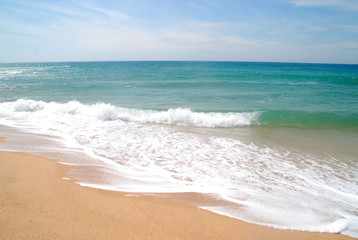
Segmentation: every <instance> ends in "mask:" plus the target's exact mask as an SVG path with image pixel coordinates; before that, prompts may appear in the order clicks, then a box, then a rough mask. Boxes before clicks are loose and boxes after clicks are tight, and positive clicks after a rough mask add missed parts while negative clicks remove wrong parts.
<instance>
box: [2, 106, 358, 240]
mask: <svg viewBox="0 0 358 240" xmlns="http://www.w3.org/2000/svg"><path fill="white" fill-rule="evenodd" d="M0 115H2V116H4V118H2V119H0V122H1V123H4V124H12V125H14V126H18V127H21V128H23V129H27V130H28V131H36V132H37V133H44V134H50V135H55V136H60V137H61V139H63V141H64V143H65V144H67V145H68V146H70V147H71V148H74V147H75V148H76V149H78V150H80V151H83V152H85V153H87V154H88V155H90V156H93V157H95V158H97V159H99V160H100V161H99V162H96V164H98V167H101V166H103V169H106V171H107V172H105V176H108V178H109V179H108V180H107V181H106V183H103V184H102V183H96V182H80V184H81V185H83V186H89V187H96V188H103V189H110V190H123V191H134V192H201V193H212V194H216V195H219V196H221V197H222V198H223V199H226V200H227V201H229V202H231V203H232V204H233V205H235V206H241V208H240V211H236V210H233V209H221V208H215V209H214V208H212V209H213V211H220V212H224V213H225V214H226V215H232V216H237V217H238V218H241V219H244V220H247V221H251V222H257V223H262V224H265V225H272V226H275V227H277V226H278V227H283V228H293V229H304V230H315V231H326V232H342V231H345V232H349V234H351V235H353V234H355V233H356V234H357V235H358V223H357V221H355V220H352V219H354V218H351V217H342V216H351V215H354V214H355V213H356V209H357V208H358V199H357V198H356V197H354V196H357V195H358V187H357V182H358V177H355V178H354V177H352V176H357V175H356V172H355V171H356V169H358V166H356V167H353V168H351V169H350V168H347V167H345V166H343V165H342V166H341V165H339V164H336V165H334V167H332V166H331V164H330V163H335V162H337V161H336V160H335V159H333V158H332V157H330V156H326V157H325V158H326V159H316V158H315V157H313V156H309V155H304V154H300V153H292V152H289V151H278V150H275V149H272V148H268V147H262V146H258V145H255V144H254V143H251V144H246V143H243V142H241V141H239V140H237V139H230V138H226V137H214V136H210V135H203V136H202V135H196V134H193V133H185V132H180V131H178V130H177V129H176V128H172V127H169V126H168V124H169V125H182V126H195V127H239V126H248V125H251V124H253V123H256V122H257V121H258V118H259V115H260V112H251V113H244V112H243V113H203V112H194V111H192V110H190V109H186V108H177V109H169V110H168V111H149V110H139V109H128V108H120V107H116V106H113V105H110V104H105V103H98V104H93V105H85V104H81V103H79V102H77V101H71V102H68V103H64V104H60V103H55V102H52V103H45V102H41V101H33V100H23V99H20V100H18V101H15V102H7V103H0ZM147 123H159V124H147ZM163 124H165V125H163ZM189 132H190V131H189ZM325 162H327V164H325ZM66 164H71V165H72V166H74V167H79V168H80V167H81V166H84V167H86V166H89V164H86V163H67V162H66ZM101 164H102V165H101ZM302 164H305V165H304V166H303V167H302ZM95 166H97V165H93V164H92V165H91V167H95ZM346 176H349V179H346ZM123 179H125V180H123ZM327 209H329V210H327ZM337 219H343V220H339V221H338V222H335V221H336V220H337ZM327 223H332V224H327ZM312 226H314V227H312ZM322 226H323V227H322Z"/></svg>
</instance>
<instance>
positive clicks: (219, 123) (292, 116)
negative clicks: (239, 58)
mask: <svg viewBox="0 0 358 240" xmlns="http://www.w3.org/2000/svg"><path fill="white" fill-rule="evenodd" d="M41 111H44V112H47V113H49V114H54V115H57V114H70V115H76V114H78V115H84V116H86V117H89V118H95V119H97V120H102V121H115V120H118V121H125V122H139V123H157V124H169V125H179V126H193V127H208V128H217V127H221V128H233V127H258V126H261V127H296V128H358V114H350V115H347V114H346V115H343V114H336V113H326V112H305V111H292V110H260V111H246V112H197V111H193V110H191V109H189V108H171V109H168V110H166V111H158V110H143V109H132V108H124V107H117V106H114V105H111V104H107V103H96V104H92V105H86V104H82V103H80V102H78V101H70V102H67V103H56V102H49V103H46V102H43V101H35V100H26V99H18V100H17V101H14V102H4V103H0V115H5V116H6V115H9V116H11V115H12V113H16V112H17V113H19V112H28V113H35V112H41Z"/></svg>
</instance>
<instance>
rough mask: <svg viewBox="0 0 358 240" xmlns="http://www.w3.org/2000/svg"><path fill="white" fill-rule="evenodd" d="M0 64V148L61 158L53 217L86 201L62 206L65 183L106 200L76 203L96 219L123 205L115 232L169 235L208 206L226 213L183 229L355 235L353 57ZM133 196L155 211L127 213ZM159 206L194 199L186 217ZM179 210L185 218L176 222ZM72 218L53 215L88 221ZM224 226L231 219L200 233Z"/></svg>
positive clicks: (357, 186) (357, 184)
mask: <svg viewBox="0 0 358 240" xmlns="http://www.w3.org/2000/svg"><path fill="white" fill-rule="evenodd" d="M0 67H1V68H0V79H1V81H0V96H1V97H0V136H3V137H6V138H8V139H10V141H6V142H4V143H2V144H0V151H5V152H6V151H7V152H23V153H27V154H35V155H41V156H43V157H46V158H49V159H56V160H53V161H52V162H57V161H58V162H59V163H61V164H62V165H66V166H67V167H66V169H67V170H66V171H63V172H61V174H59V175H60V176H58V177H57V178H55V179H54V180H56V181H59V183H61V184H65V185H64V187H63V188H64V190H63V192H62V193H61V192H56V191H59V189H62V187H58V186H52V187H48V190H46V192H48V194H49V195H50V196H55V195H57V196H61V197H62V196H66V197H67V196H71V197H70V198H69V199H68V201H67V202H68V203H67V205H69V206H68V207H64V206H63V205H62V204H65V202H62V203H61V204H60V203H53V204H54V206H55V207H53V208H56V210H58V209H60V211H59V212H60V213H62V212H64V210H63V209H72V210H71V211H69V212H67V213H66V214H62V215H61V218H62V217H64V215H66V217H67V216H69V218H70V219H73V218H74V217H73V216H71V214H73V213H76V212H77V210H76V209H75V208H76V204H75V205H74V206H72V207H71V206H70V205H71V204H73V202H78V205H80V204H83V202H87V201H93V199H97V197H95V196H86V197H85V196H78V199H77V200H76V201H75V200H73V201H72V199H75V197H74V195H73V194H72V193H70V194H69V192H71V191H70V190H69V189H67V188H71V189H72V188H75V189H80V190H74V191H75V192H76V194H77V192H83V193H86V195H87V194H96V195H97V194H101V198H102V197H103V198H104V200H101V201H99V200H98V201H99V202H103V203H105V204H103V203H98V204H95V203H93V202H92V203H91V204H90V206H89V207H85V208H84V213H86V214H87V213H88V212H91V211H92V210H95V211H96V212H98V213H101V214H102V213H104V212H105V211H108V210H104V209H97V205H98V206H102V205H105V206H107V205H108V204H107V202H111V201H113V204H114V205H117V204H119V205H121V204H120V203H118V202H117V201H119V202H122V201H123V207H121V208H120V209H119V210H120V211H119V212H117V213H116V215H118V216H123V214H125V212H123V211H127V213H126V214H127V215H126V216H127V217H122V218H119V219H116V220H115V221H114V222H121V221H123V220H128V219H133V221H134V222H130V223H128V224H127V225H128V226H126V227H125V229H127V228H128V229H131V226H132V228H133V227H134V226H139V225H138V224H139V223H138V221H139V220H138V219H140V220H142V219H152V218H153V219H156V218H157V220H155V221H154V222H153V223H150V221H149V223H150V224H152V225H151V226H150V224H149V225H148V226H147V225H145V226H143V227H138V229H146V230H143V231H144V232H146V234H147V233H148V232H151V231H154V230H153V229H156V228H157V226H158V228H161V229H170V230H168V232H169V233H166V234H167V235H168V234H169V235H170V234H174V232H176V233H180V234H182V233H183V232H188V231H189V230H190V229H192V228H193V227H187V226H185V224H189V225H192V226H195V229H197V228H198V229H199V228H202V227H204V226H205V224H204V223H203V222H202V221H203V220H202V219H205V221H209V220H208V219H209V218H208V216H216V217H217V216H218V215H215V214H219V215H223V216H226V217H219V219H218V220H215V221H214V220H210V221H213V222H208V223H207V225H206V226H205V229H207V230H205V229H202V230H193V229H192V230H190V231H191V232H192V233H195V234H197V235H200V236H203V238H206V239H207V238H209V236H213V238H216V239H218V238H223V239H230V238H233V236H236V235H240V236H241V234H242V233H241V232H240V231H239V232H235V231H236V230H232V229H245V231H249V232H250V231H251V233H252V232H255V234H257V233H256V232H257V230H256V228H255V230H250V229H251V227H244V228H243V227H240V226H241V225H240V226H236V224H238V222H239V221H238V220H240V221H244V222H249V223H254V224H257V225H259V226H267V227H271V228H273V229H289V230H296V231H303V232H325V233H339V234H342V235H345V236H351V237H355V238H357V237H358V216H357V207H358V197H357V196H358V175H357V172H358V150H357V148H356V146H357V145H358V124H357V123H358V108H357V106H358V102H357V99H358V98H357V94H356V93H357V92H358V85H357V84H356V80H355V79H357V77H358V75H357V74H358V69H357V67H356V66H355V65H339V64H331V65H330V64H296V63H259V62H167V61H164V62H153V61H151V62H145V61H144V62H140V61H134V62H63V63H14V64H11V63H8V64H1V65H0ZM33 162H34V163H35V162H38V160H34V161H33ZM33 165H34V166H37V164H33ZM45 165H46V164H42V163H41V164H40V166H45ZM55 165H56V166H57V165H58V164H55ZM62 165H60V166H59V168H60V169H61V168H62V167H63V166H62ZM29 169H32V165H31V168H29ZM56 169H57V168H56ZM15 170H16V171H17V168H15ZM15 170H8V171H5V172H6V173H7V174H10V173H11V174H12V173H13V172H14V171H15ZM59 171H60V170H59ZM33 172H34V173H33ZM31 173H33V174H34V175H36V174H37V173H36V172H35V171H33V170H32V171H31ZM63 177H66V178H69V179H71V180H64V179H62V178H63ZM6 179H11V178H10V177H9V178H4V180H6ZM12 179H13V178H12ZM47 182H49V181H46V183H47ZM73 182H75V183H77V184H74V183H73ZM28 183H29V184H30V182H29V181H26V184H28ZM31 184H32V186H38V185H39V183H31ZM61 186H62V185H61ZM65 186H66V187H65ZM81 187H82V188H81ZM32 188H33V187H31V186H26V187H25V190H26V189H32ZM39 189H45V188H44V187H42V188H39ZM46 189H47V187H46ZM83 189H87V190H83ZM93 189H101V190H102V191H101V190H93ZM103 190H109V191H110V193H108V192H106V191H103ZM41 191H42V190H41ZM51 191H55V192H51ZM87 192H91V193H87ZM31 193H32V192H31ZM39 193H42V192H39ZM121 193H123V194H121ZM127 193H129V195H130V196H126V195H128V194H127ZM103 194H105V195H107V194H111V196H112V194H113V197H111V198H110V199H112V198H113V199H112V200H106V198H107V197H104V196H102V195H103ZM133 196H135V197H133ZM138 196H139V197H138ZM61 197H52V198H51V201H53V202H56V201H58V199H61ZM158 197H161V198H158ZM17 199H19V198H17ZM40 199H42V198H41V197H40ZM80 199H86V201H82V200H80ZM114 199H115V201H114ZM158 199H160V200H158ZM164 199H165V200H164ZM168 199H171V200H168ZM55 200H56V201H55ZM51 201H50V202H51ZM96 201H97V200H96ZM136 201H140V204H146V203H147V201H149V202H152V201H154V202H156V201H159V203H160V204H156V203H154V202H153V203H151V204H149V205H148V207H144V208H145V209H148V208H153V209H154V208H155V211H153V212H152V213H145V214H144V215H140V214H139V215H138V216H135V217H132V216H134V215H133V214H134V212H135V211H132V210H131V209H130V208H128V209H127V208H126V207H125V206H126V204H131V203H133V202H136ZM163 201H164V202H165V204H164V205H165V206H166V204H169V203H170V204H172V203H173V204H174V203H175V204H177V202H182V203H185V204H188V205H185V206H193V207H192V208H191V209H192V210H190V211H189V210H188V214H189V215H190V218H189V219H190V221H188V220H185V217H184V215H185V214H184V213H182V212H180V213H178V212H176V211H177V210H178V209H177V208H175V209H177V210H175V211H174V210H173V212H170V211H169V212H165V211H166V210H160V208H158V209H159V210H157V206H158V205H162V203H163ZM172 201H173V202H172ZM25 202H26V201H25ZM38 202H40V201H39V200H34V203H38ZM128 202H129V203H128ZM69 203H70V204H69ZM51 204H52V203H51ZM53 204H52V206H53ZM136 204H137V203H136ZM138 204H139V203H138ZM47 205H48V203H46V204H45V203H42V204H41V206H38V207H36V208H37V209H42V208H43V207H44V206H47ZM59 205H61V206H62V207H58V206H59ZM65 205H66V204H65ZM93 206H96V207H93ZM179 206H183V205H179ZM81 207H82V205H81ZM57 208H58V209H57ZM77 208H78V207H77ZM179 208H180V209H182V208H183V207H179ZM186 208H187V207H185V209H186ZM32 209H34V207H32ZM113 209H116V207H110V210H109V211H110V214H112V211H113ZM124 209H125V210H124ZM142 209H143V207H142ZM193 209H194V210H193ZM198 209H202V210H198ZM52 210H53V209H51V211H52ZM204 210H205V211H204ZM178 211H179V210H178ZM196 211H198V212H199V213H198V214H199V215H198V216H197V221H196V223H195V224H194V223H193V222H192V221H194V220H192V219H194V218H193V217H192V214H193V212H196ZM206 211H208V212H206ZM12 212H14V211H12ZM159 212H163V215H162V216H159V215H157V214H158V213H159ZM209 212H211V213H209ZM164 213H165V214H164ZM47 214H50V213H47ZM201 214H204V215H205V216H202V215H201ZM50 215H57V214H56V213H51V214H50ZM82 215H83V214H82ZM178 215H180V216H183V219H182V220H180V219H179V218H178V217H176V218H175V216H178ZM111 216H112V215H111ZM128 216H130V217H128ZM164 216H165V217H164ZM166 216H168V218H169V217H170V218H172V219H171V220H168V219H166V218H167V217H166ZM112 217H113V216H112ZM216 217H215V218H216ZM87 218H88V219H90V221H94V220H93V219H101V217H100V216H91V217H87ZM113 218H115V217H113ZM231 218H232V219H231ZM36 219H37V218H36ZM83 219H86V217H83V216H81V214H79V215H78V216H77V218H76V220H69V219H66V220H63V222H66V223H70V222H71V224H68V225H69V226H72V225H76V224H82V222H83V223H84V226H87V227H88V226H91V224H90V223H88V222H86V221H87V220H83ZM161 219H165V221H164V220H163V221H162V220H161ZM223 219H226V220H223ZM228 219H230V220H228ZM235 219H236V220H235ZM96 221H97V220H96ZM143 221H144V220H143ZM161 221H162V222H161ZM180 221H182V224H184V225H181V227H179V230H177V231H176V230H173V227H174V226H168V225H167V222H171V223H173V224H174V223H175V224H174V225H175V227H177V226H176V225H178V226H179V225H180V224H181V223H179V222H180ZM224 221H229V222H230V223H228V224H229V225H228V226H231V224H233V225H232V226H231V227H228V226H226V225H225V230H223V229H218V232H217V233H214V232H210V231H213V230H214V227H213V226H215V228H216V227H217V226H219V225H220V226H221V223H222V222H224ZM231 221H232V222H231ZM45 222H46V221H45ZM73 222H75V224H72V223H73ZM146 222H148V221H144V223H146ZM216 222H219V223H220V224H219V225H218V224H217V223H216ZM134 223H135V224H134ZM144 223H143V224H144ZM159 223H160V224H159ZM101 224H103V225H107V224H104V223H101ZM101 224H99V223H98V224H97V223H96V224H95V225H96V226H100V225H101ZM39 225H41V224H39ZM52 225H53V226H56V227H57V226H59V225H58V224H51V227H52ZM119 225H120V224H119ZM257 225H255V226H257ZM116 226H117V225H116ZM159 226H160V227H159ZM198 226H200V227H198ZM248 226H252V225H248ZM67 227H68V226H66V228H67ZM57 228H59V227H57ZM45 229H47V227H46V228H45ZM96 229H97V228H96ZM186 229H189V230H186ZM227 229H230V233H229V232H227ZM60 230H61V229H60ZM120 230H121V231H124V230H123V228H120ZM132 230H133V229H132ZM71 231H73V232H76V231H75V230H71ZM163 231H164V230H161V232H163ZM196 231H204V232H205V233H198V232H196ZM232 231H234V232H232ZM15 232H17V231H15ZM61 232H62V230H61ZM104 232H107V230H106V231H104ZM164 232H165V231H164ZM249 232H248V236H249V235H251V233H249ZM280 232H281V231H280ZM195 234H194V235H195ZM216 234H228V235H225V236H224V235H220V236H219V235H216ZM230 234H232V235H230ZM174 235H175V234H174ZM264 235H265V236H266V233H264ZM175 236H176V237H177V235H175ZM190 236H191V238H192V239H197V237H194V236H193V235H190ZM195 236H196V235H195ZM334 236H336V235H334ZM338 236H339V237H340V235H338ZM98 238H99V237H98ZM123 238H126V237H123ZM128 238H130V237H128ZM153 238H160V237H158V236H156V237H153ZM188 238H189V237H188ZM258 239H259V238H258Z"/></svg>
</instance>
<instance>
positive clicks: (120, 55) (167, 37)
mask: <svg viewBox="0 0 358 240" xmlns="http://www.w3.org/2000/svg"><path fill="white" fill-rule="evenodd" d="M4 1H7V2H8V3H11V4H12V5H11V7H7V8H5V5H3V6H2V8H0V16H1V18H0V52H1V54H0V55H1V56H0V61H16V59H22V60H28V61H66V60H250V61H309V57H311V58H312V61H320V60H319V58H320V57H321V58H322V59H323V60H324V61H334V57H333V56H334V54H337V55H339V52H340V51H341V56H342V57H341V58H342V59H343V58H346V59H348V60H346V61H352V59H353V60H354V61H355V59H356V58H354V54H355V53H356V55H358V54H357V53H358V48H357V46H356V44H355V41H354V40H352V39H354V36H355V35H356V33H357V25H355V22H354V21H353V22H334V21H331V22H326V21H312V19H305V18H300V17H298V18H292V17H291V16H289V15H285V14H283V15H278V16H277V15H270V14H267V13H265V12H264V11H263V10H261V11H263V12H261V13H260V14H258V11H256V8H253V9H251V10H252V13H250V14H248V15H247V16H246V17H244V18H241V17H236V16H233V17H230V18H226V16H225V15H219V14H218V16H217V14H213V13H214V12H215V10H216V7H217V5H218V4H219V3H218V2H215V1H211V2H210V4H206V5H203V4H204V1H202V4H200V1H197V2H195V6H193V5H192V4H187V5H185V3H181V6H180V7H179V8H177V7H176V6H175V5H176V4H175V3H174V2H170V1H169V2H168V1H164V3H163V2H162V5H160V6H158V8H148V9H147V8H145V9H144V8H143V7H141V8H140V9H139V10H138V8H136V4H138V3H136V4H133V3H125V4H127V5H125V6H123V5H121V4H119V3H117V2H115V3H111V4H112V5H111V6H109V5H106V4H108V2H106V3H104V2H102V1H95V0H92V1H81V2H79V1H69V0H64V1H59V2H56V3H50V2H48V1H46V2H44V1H37V0H36V1H34V0H28V1H24V0H11V1H10V0H4ZM148 1H149V0H148ZM158 1H159V0H158ZM285 1H290V2H291V3H294V5H295V6H301V7H303V6H315V7H327V6H329V7H332V6H334V4H336V5H337V4H338V3H337V2H338V1H333V0H327V3H326V4H324V3H321V2H320V1H315V0H285ZM149 2H150V3H147V2H146V3H145V4H147V5H148V4H149V5H151V4H152V3H153V2H154V1H153V2H151V1H149ZM159 2H161V1H159ZM342 2H344V1H339V3H340V5H339V6H340V8H342V9H343V7H344V8H346V7H348V5H347V4H346V5H344V4H343V3H342ZM13 3H16V4H13ZM205 3H206V2H205ZM228 3H229V2H227V4H228ZM128 4H131V5H128ZM167 4H168V5H167ZM147 5H146V6H147ZM221 5H222V4H221ZM286 7H287V5H286ZM292 9H294V10H297V9H301V8H293V7H292V5H291V10H292ZM177 11H182V12H180V13H178V12H177ZM159 12H160V13H159ZM247 12H249V11H247ZM171 13H172V14H171ZM158 14H159V15H158ZM186 14H187V15H186ZM206 14H207V15H206ZM316 20H317V19H316ZM332 29H334V30H337V29H338V30H339V31H334V32H332ZM344 34H347V36H346V35H344ZM328 45H330V48H329V47H326V48H323V47H317V46H328ZM312 46H315V48H312ZM346 49H350V51H348V50H346ZM320 51H322V52H323V53H324V54H325V56H327V57H330V58H329V59H328V58H323V57H322V56H324V54H323V53H319V52H320ZM329 51H331V52H332V53H333V52H334V54H331V55H329V54H328V53H326V52H329ZM313 52H315V53H316V55H313V54H312V53H313ZM6 59H7V60H6ZM12 59H14V60H12ZM327 59H328V60H327ZM321 61H322V60H321ZM357 61H358V60H357Z"/></svg>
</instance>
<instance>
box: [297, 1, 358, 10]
mask: <svg viewBox="0 0 358 240" xmlns="http://www.w3.org/2000/svg"><path fill="white" fill-rule="evenodd" d="M291 3H293V4H294V5H295V6H297V7H322V8H335V9H343V10H349V11H358V1H357V0H292V1H291Z"/></svg>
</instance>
